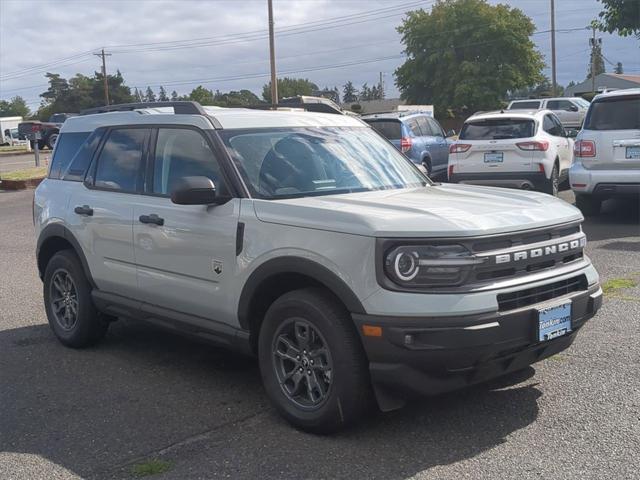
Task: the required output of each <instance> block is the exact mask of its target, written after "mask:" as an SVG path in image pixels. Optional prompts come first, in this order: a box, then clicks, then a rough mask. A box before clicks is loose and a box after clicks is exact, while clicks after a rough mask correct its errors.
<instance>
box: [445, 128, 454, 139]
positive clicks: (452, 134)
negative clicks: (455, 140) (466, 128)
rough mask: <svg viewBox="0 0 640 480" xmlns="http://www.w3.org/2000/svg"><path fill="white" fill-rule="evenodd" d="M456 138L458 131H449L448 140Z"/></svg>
mask: <svg viewBox="0 0 640 480" xmlns="http://www.w3.org/2000/svg"><path fill="white" fill-rule="evenodd" d="M455 136H456V131H455V130H454V129H451V130H447V138H450V137H455Z"/></svg>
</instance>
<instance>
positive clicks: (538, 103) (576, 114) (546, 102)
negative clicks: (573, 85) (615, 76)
mask: <svg viewBox="0 0 640 480" xmlns="http://www.w3.org/2000/svg"><path fill="white" fill-rule="evenodd" d="M588 108H589V102H587V101H586V100H585V99H584V98H580V97H570V98H565V97H559V98H530V99H527V100H514V101H512V102H511V103H509V106H508V107H507V110H551V111H552V112H553V113H555V114H556V116H557V117H558V118H559V119H560V121H561V122H562V125H564V126H565V128H580V127H581V126H582V122H583V121H584V117H585V115H586V114H587V109H588Z"/></svg>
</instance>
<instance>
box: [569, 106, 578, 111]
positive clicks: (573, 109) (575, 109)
mask: <svg viewBox="0 0 640 480" xmlns="http://www.w3.org/2000/svg"><path fill="white" fill-rule="evenodd" d="M567 110H569V111H570V112H577V111H578V107H576V106H575V105H571V106H570V107H569V108H567Z"/></svg>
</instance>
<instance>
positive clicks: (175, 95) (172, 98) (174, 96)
mask: <svg viewBox="0 0 640 480" xmlns="http://www.w3.org/2000/svg"><path fill="white" fill-rule="evenodd" d="M171 100H174V101H175V100H178V92H176V91H175V90H174V91H173V92H171Z"/></svg>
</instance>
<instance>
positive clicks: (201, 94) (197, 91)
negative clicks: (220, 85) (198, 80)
mask: <svg viewBox="0 0 640 480" xmlns="http://www.w3.org/2000/svg"><path fill="white" fill-rule="evenodd" d="M188 100H191V101H193V102H198V103H200V104H201V105H214V103H215V102H214V98H213V92H212V91H211V90H209V89H208V88H204V87H203V86H202V85H198V86H197V87H196V88H194V89H193V90H191V93H190V94H189V97H188Z"/></svg>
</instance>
